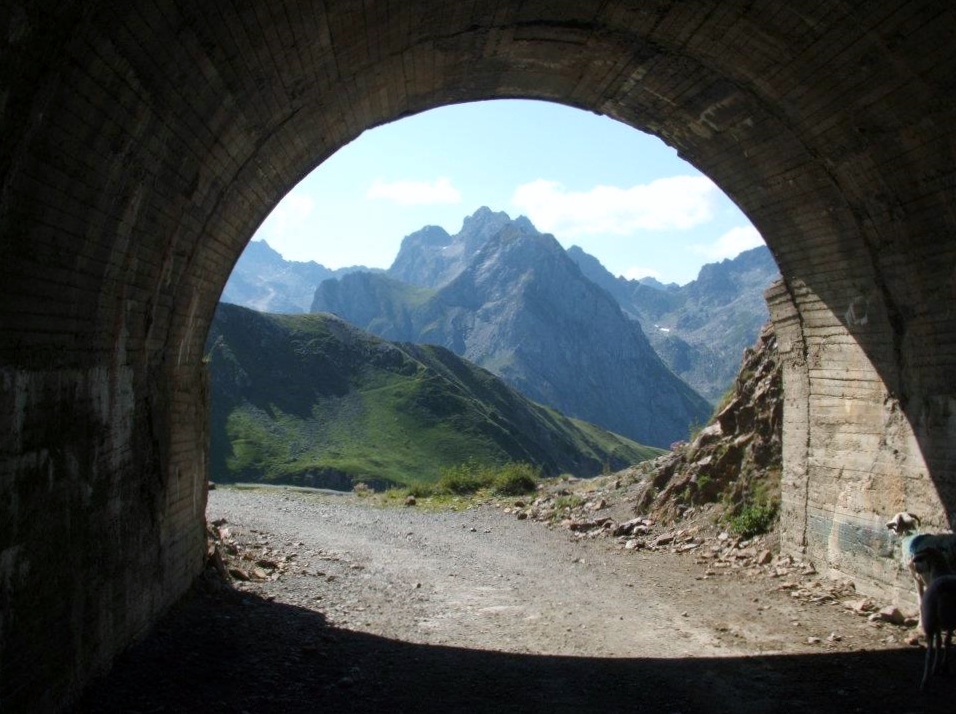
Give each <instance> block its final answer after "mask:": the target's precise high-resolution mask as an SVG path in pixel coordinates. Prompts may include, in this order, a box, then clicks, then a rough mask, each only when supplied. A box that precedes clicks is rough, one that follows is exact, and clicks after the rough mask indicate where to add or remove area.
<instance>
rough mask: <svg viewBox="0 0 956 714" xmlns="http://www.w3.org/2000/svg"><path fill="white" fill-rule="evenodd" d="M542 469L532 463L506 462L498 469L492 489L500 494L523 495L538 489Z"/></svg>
mask: <svg viewBox="0 0 956 714" xmlns="http://www.w3.org/2000/svg"><path fill="white" fill-rule="evenodd" d="M540 480H541V474H540V470H539V469H536V468H535V467H534V466H532V465H531V464H525V463H521V464H514V463H512V464H506V465H505V466H504V467H502V468H501V469H499V470H498V473H497V475H496V476H495V478H494V481H493V482H492V486H491V487H492V490H493V491H494V492H495V493H496V494H498V495H500V496H523V495H524V494H527V493H534V492H535V491H537V490H538V482H539V481H540Z"/></svg>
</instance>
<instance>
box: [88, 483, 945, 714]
mask: <svg viewBox="0 0 956 714" xmlns="http://www.w3.org/2000/svg"><path fill="white" fill-rule="evenodd" d="M208 516H209V519H210V521H218V522H221V526H220V528H221V529H222V530H221V532H222V533H223V534H224V536H225V545H226V547H228V548H230V549H232V550H235V551H236V557H235V558H233V564H234V565H235V566H241V567H243V568H245V572H248V573H251V574H252V575H253V577H259V578H262V580H261V581H260V582H246V583H241V584H240V585H239V586H238V588H239V590H238V592H237V591H232V590H220V591H216V592H214V593H213V594H197V595H195V596H194V597H193V598H191V599H190V600H188V601H187V602H185V603H183V604H182V605H181V606H180V607H178V608H177V609H176V610H175V611H174V612H173V613H171V615H170V616H169V617H168V618H166V620H165V621H164V622H163V623H162V624H161V625H160V626H159V627H158V629H157V631H156V632H155V633H153V634H152V635H151V636H150V638H148V639H147V640H145V641H144V642H143V643H142V644H141V645H139V646H138V647H136V648H133V650H132V651H131V652H130V653H129V654H128V655H127V656H126V657H124V658H123V659H122V660H121V661H120V662H119V663H118V665H117V666H116V667H115V668H114V671H113V673H112V674H111V675H110V676H109V677H108V678H107V679H105V680H103V681H102V682H99V683H97V684H96V685H95V686H94V687H93V688H92V690H91V691H90V693H89V694H88V696H87V697H86V699H85V700H84V701H83V702H82V704H81V705H80V707H78V709H77V711H78V712H92V711H102V712H114V711H115V712H119V711H140V712H147V711H157V712H158V711H164V712H174V711H181V712H193V711H196V712H199V711H205V712H215V711H222V712H227V711H228V712H241V711H247V712H250V714H251V713H253V712H273V711H275V712H310V711H315V712H320V711H321V712H339V711H356V712H359V711H361V712H364V711H376V712H419V711H444V712H483V711H489V712H500V711H515V712H518V711H522V712H525V711H527V712H531V711H550V712H555V711H557V712H565V711H567V712H592V711H593V712H616V711H621V712H624V711H648V712H684V713H685V714H686V713H687V712H696V711H700V712H721V711H725V712H791V711H802V712H847V711H866V712H874V711H895V712H907V711H912V712H919V711H937V712H941V711H948V709H947V706H949V705H948V704H943V702H948V701H950V697H951V696H952V694H953V693H954V692H956V687H954V684H956V683H954V682H953V681H952V679H942V678H941V679H939V680H938V681H936V682H934V683H933V685H934V686H933V688H932V689H931V691H929V692H928V693H927V694H925V695H920V694H918V693H917V691H916V684H917V683H918V680H919V676H920V673H921V670H920V668H921V663H922V659H921V652H920V651H919V650H917V649H915V648H913V647H911V646H905V645H902V644H899V643H900V642H902V641H903V640H904V639H905V638H906V637H907V636H908V635H910V634H911V633H912V631H907V630H906V629H905V628H899V627H894V626H889V625H887V626H883V625H877V624H873V623H870V622H869V621H868V620H867V619H866V618H864V617H859V616H857V615H854V614H851V613H850V612H849V611H847V610H846V608H845V607H843V605H842V604H841V603H839V602H829V603H826V604H812V603H810V602H807V601H804V600H801V599H799V598H795V597H793V596H792V595H791V592H792V590H791V589H790V588H789V587H784V588H781V587H780V585H781V584H780V582H779V581H778V580H773V579H771V578H768V577H766V576H761V575H760V574H759V573H758V572H753V573H749V574H748V573H746V572H744V571H742V570H738V571H735V572H734V573H731V572H730V571H729V570H728V571H727V572H726V573H723V572H721V573H719V574H718V573H716V572H715V571H714V570H713V569H712V568H709V567H708V566H705V565H703V564H702V561H701V559H700V558H698V557H694V556H693V555H689V554H675V553H671V552H668V551H654V552H650V551H635V550H625V549H623V548H621V546H620V544H619V543H617V542H616V541H615V540H613V539H575V538H573V537H572V534H570V533H569V531H567V530H564V529H551V528H548V527H546V526H544V525H543V524H540V523H533V522H531V521H529V520H518V519H516V518H515V517H514V516H513V515H509V514H506V513H504V512H503V511H502V510H501V509H497V508H494V507H491V506H483V507H479V508H473V509H469V510H464V511H460V512H450V511H448V512H434V511H426V510H422V509H418V508H375V507H369V506H368V505H367V504H364V503H362V502H361V500H360V499H356V498H355V497H353V496H339V497H333V496H329V495H316V494H307V493H302V492H295V491H285V490H269V489H257V490H237V489H219V490H216V491H213V492H211V494H210V504H209V509H208ZM223 521H224V522H223ZM702 547H705V546H702ZM243 554H247V555H248V557H249V558H248V559H243V558H242V557H241V556H242V555H243ZM256 561H259V562H258V563H257V562H256ZM940 706H942V707H943V708H939V707H940Z"/></svg>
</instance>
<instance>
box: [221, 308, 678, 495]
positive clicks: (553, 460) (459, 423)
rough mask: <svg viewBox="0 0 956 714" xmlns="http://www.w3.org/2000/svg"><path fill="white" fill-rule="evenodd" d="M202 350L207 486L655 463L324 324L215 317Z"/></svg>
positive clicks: (456, 370) (429, 357)
mask: <svg viewBox="0 0 956 714" xmlns="http://www.w3.org/2000/svg"><path fill="white" fill-rule="evenodd" d="M207 350H208V359H209V365H210V367H209V369H210V391H211V395H210V402H211V409H210V411H211V423H210V427H211V432H212V433H211V439H210V441H211V444H212V447H211V454H210V461H211V472H212V477H213V479H216V480H222V481H240V480H241V481H266V482H281V483H295V484H300V485H309V486H318V487H331V488H350V487H351V486H352V485H353V484H354V483H356V482H358V481H365V482H366V483H369V484H370V485H376V486H382V485H387V484H400V483H409V482H412V481H415V480H436V479H437V478H438V477H439V475H440V472H441V470H442V469H443V468H448V467H453V466H458V465H460V464H463V463H466V462H468V461H471V462H475V463H478V464H488V465H492V464H496V465H500V464H503V463H506V462H509V461H515V462H527V463H531V464H533V465H536V466H538V467H540V468H541V469H542V472H543V474H544V475H547V476H555V475H558V474H560V473H571V474H574V475H576V476H594V475H597V474H599V473H601V472H602V470H605V469H607V468H610V469H618V468H622V467H624V466H626V465H628V464H633V463H636V462H639V461H643V460H646V459H648V458H653V457H654V456H657V455H658V454H660V453H661V452H660V451H659V450H655V449H650V448H647V447H644V446H641V445H639V444H636V443H634V442H633V441H630V440H628V439H625V438H623V437H621V436H618V435H617V434H612V433H609V432H607V431H605V430H603V429H601V428H599V427H596V426H594V425H593V424H588V423H584V422H581V421H578V420H574V419H569V418H567V417H565V416H563V415H561V414H559V413H558V412H556V411H554V410H552V409H548V408H546V407H543V406H541V405H539V404H535V403H533V402H532V401H530V400H528V399H527V398H525V397H524V396H522V395H521V394H519V393H518V392H516V391H515V390H513V389H511V388H509V387H507V386H506V385H505V384H504V383H503V382H502V381H501V380H499V379H498V378H496V377H495V376H494V375H492V374H491V373H490V372H488V371H486V370H484V369H481V368H479V367H476V366H475V365H473V364H470V363H469V362H467V361H466V360H463V359H461V358H459V357H458V356H456V355H455V354H453V353H452V352H450V351H448V350H446V349H443V348H441V347H436V346H427V345H412V344H393V343H390V342H387V341H385V340H382V339H380V338H377V337H374V336H372V335H369V334H368V333H366V332H364V331H362V330H359V329H358V328H356V327H354V326H352V325H350V324H348V323H346V322H344V321H343V320H341V319H339V318H336V317H334V316H332V315H328V314H312V315H268V314H262V313H258V312H256V311H253V310H249V309H245V308H241V307H237V306H235V305H228V304H220V306H219V308H218V309H217V311H216V315H215V317H214V320H213V323H212V328H211V330H210V334H209V338H208V343H207Z"/></svg>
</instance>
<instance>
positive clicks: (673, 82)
mask: <svg viewBox="0 0 956 714" xmlns="http://www.w3.org/2000/svg"><path fill="white" fill-rule="evenodd" d="M954 31H956V16H954V13H953V10H951V9H950V3H948V2H944V1H943V0H939V1H937V2H930V1H916V2H907V3H898V2H895V1H892V0H875V1H871V2H862V1H857V2H833V1H830V0H827V1H825V2H824V1H822V0H821V1H818V2H807V3H799V4H798V5H797V4H794V3H789V2H784V1H771V0H768V1H767V2H759V3H752V2H743V1H733V0H732V1H729V2H727V1H723V2H718V1H717V0H689V1H684V2H675V1H673V0H656V1H655V0H646V1H643V2H640V3H634V2H630V1H629V0H607V1H602V2H598V1H597V0H594V1H588V0H548V1H547V2H544V1H543V0H541V1H537V0H524V1H521V2H518V1H511V2H509V1H505V0H475V2H471V3H446V2H439V1H438V0H402V1H401V2H398V1H397V0H366V1H365V2H362V3H359V2H350V1H347V0H325V1H324V2H321V1H319V0H316V1H315V2H311V1H307V0H275V1H273V2H254V1H252V0H248V1H246V0H216V1H214V2H208V3H207V2H204V3H192V2H183V1H182V0H129V1H128V2H124V3H113V2H107V1H105V0H99V1H96V0H86V1H84V2H80V1H79V0H59V1H58V2H52V1H50V2H48V1H45V0H35V1H31V2H18V1H17V0H14V2H12V3H7V4H6V5H5V6H4V7H3V9H0V130H2V131H0V509H2V510H0V605H2V609H0V708H2V709H3V710H11V711H18V710H23V709H30V710H32V711H43V710H55V709H57V708H59V707H61V706H62V705H63V704H64V703H65V702H68V701H69V700H70V699H71V698H72V697H74V696H75V695H76V693H77V692H78V690H79V689H80V688H81V687H82V685H83V684H84V683H85V682H86V681H87V680H88V679H89V677H90V676H92V675H93V674H95V673H96V672H98V671H101V670H102V669H103V668H104V667H106V666H108V664H109V662H110V661H111V659H112V657H113V656H114V655H115V654H116V653H117V652H118V651H119V650H120V649H122V648H123V647H124V646H126V645H127V644H128V643H129V642H130V641H131V640H132V639H134V638H135V637H136V636H138V635H140V634H142V633H143V632H144V631H145V629H146V628H147V627H148V626H149V625H150V623H151V622H153V621H154V620H155V618H156V617H157V616H158V615H159V614H160V613H162V612H163V610H164V609H165V608H167V607H168V606H169V605H170V604H171V603H172V602H173V601H174V600H175V599H176V598H177V597H178V596H179V595H181V594H182V593H183V592H184V590H185V589H186V588H187V587H188V586H189V584H190V582H191V581H192V580H193V579H194V577H195V576H196V575H197V573H198V572H199V571H200V569H201V568H202V565H203V557H204V547H205V544H204V532H203V525H204V522H203V521H204V516H203V514H204V508H205V482H206V477H207V474H206V461H207V457H206V452H207V448H208V434H207V427H206V401H205V399H206V398H205V381H204V379H205V378H204V373H203V363H202V349H203V342H204V339H205V336H206V332H207V329H208V326H209V322H210V319H211V316H212V313H213V309H214V307H215V304H216V301H217V299H218V297H219V294H220V292H221V289H222V287H223V285H224V284H225V281H226V279H227V277H228V275H229V273H230V271H231V269H232V266H233V264H234V263H235V260H236V259H237V258H238V256H239V254H240V253H241V251H242V249H243V248H244V246H245V244H246V243H247V241H248V239H249V238H250V236H251V235H252V233H253V232H254V230H255V228H256V227H257V226H258V224H259V223H260V222H261V221H262V219H263V218H264V217H265V216H266V215H267V213H268V212H269V210H270V209H271V208H272V207H273V206H274V205H275V203H276V202H278V200H279V199H280V198H281V197H282V196H283V195H284V194H285V193H286V192H287V191H288V190H289V189H291V188H292V187H293V186H294V185H295V183H296V182H297V181H298V180H299V179H300V178H301V177H303V176H304V175H305V174H306V173H308V172H309V171H310V170H311V169H312V168H314V167H315V166H317V165H318V164H319V163H321V162H322V161H323V160H324V159H325V158H327V157H328V156H329V155H330V154H331V153H333V152H334V151H335V150H336V149H338V148H339V147H341V146H343V145H344V144H345V143H347V142H348V141H351V140H353V139H354V138H356V137H357V136H359V135H360V134H361V133H362V132H363V131H364V130H366V129H368V128H370V127H373V126H376V125H378V124H381V123H383V122H387V121H391V120H394V119H398V118H400V117H402V116H406V115H409V114H411V113H415V112H419V111H423V110H426V109H429V108H432V107H437V106H440V105H443V104H448V103H454V102H462V101H469V100H480V99H489V98H506V97H523V98H535V99H542V100H552V101H558V102H562V103H565V104H568V105H571V106H575V107H579V108H582V109H586V110H590V111H595V112H599V113H603V114H607V115H609V116H611V117H614V118H616V119H618V120H620V121H623V122H626V123H627V124H629V125H631V126H633V127H635V128H636V129H640V130H643V131H647V132H650V133H652V134H655V135H657V136H659V137H661V138H662V139H663V140H664V141H665V142H666V143H668V144H670V145H672V146H674V147H676V148H677V149H678V150H679V151H680V152H681V154H682V156H683V157H684V158H686V159H687V160H688V161H690V162H691V163H693V164H694V165H696V166H697V167H698V168H700V169H701V170H702V171H704V172H705V173H707V174H708V175H709V176H710V177H711V178H712V179H714V180H715V181H716V182H717V183H718V184H719V185H720V186H721V188H722V189H723V190H724V191H725V192H726V193H727V194H728V195H729V196H730V197H731V198H732V199H733V200H735V201H736V202H737V203H738V205H740V206H741V208H742V209H743V210H744V211H745V212H746V213H747V215H748V216H749V217H750V219H751V220H752V221H753V223H754V225H756V226H757V228H758V229H759V230H760V231H761V233H762V234H763V236H764V237H765V239H766V240H767V242H768V245H769V246H770V248H771V250H772V252H773V254H774V255H775V257H776V259H777V262H778V264H779V266H780V269H781V273H782V275H783V282H782V283H781V284H780V285H779V286H777V287H776V288H774V289H773V290H771V291H769V293H768V301H769V302H770V305H771V310H772V315H773V319H774V321H775V323H776V325H777V329H778V333H779V342H780V345H781V351H782V355H783V360H784V364H785V382H784V384H785V394H786V404H785V411H784V450H785V454H784V457H785V465H784V471H785V473H784V507H783V539H784V543H783V545H784V548H786V549H788V550H791V551H802V552H806V553H808V554H809V555H810V556H811V557H812V558H813V559H814V560H815V561H816V562H817V564H818V566H820V567H822V569H830V570H832V572H834V573H837V574H841V575H843V576H847V577H852V578H854V579H855V580H856V581H857V583H858V586H859V587H860V588H861V589H863V590H868V591H873V592H883V593H888V594H891V595H893V596H898V597H906V596H908V594H909V586H908V584H907V583H906V582H905V579H903V578H901V576H900V573H899V568H898V565H897V562H896V560H894V559H893V558H892V548H893V545H894V543H893V542H892V541H891V540H889V539H888V538H887V537H886V535H885V533H884V530H883V526H882V523H883V521H884V520H885V519H886V518H887V517H888V516H889V515H891V514H892V513H893V512H895V511H897V510H902V509H904V508H905V509H909V510H913V511H915V512H917V513H919V514H920V515H921V516H922V517H923V518H924V523H925V524H926V525H928V526H929V527H937V528H945V527H949V526H951V525H952V524H953V522H954V520H956V505H954V504H956V479H954V474H953V465H954V457H956V446H954V445H953V444H954V439H953V436H954V432H956V429H954V423H953V418H954V417H953V414H954V385H956V309H954V306H956V303H954V297H956V294H954V283H953V281H954V266H956V241H954V239H953V235H954V228H956V208H954V205H956V202H954V201H953V198H954V189H956V170H954V166H956V161H954V159H956V151H954V141H953V136H954V133H953V130H952V127H953V122H954V119H956V107H954V96H956V48H954V45H953V43H952V41H951V39H952V36H953V33H954Z"/></svg>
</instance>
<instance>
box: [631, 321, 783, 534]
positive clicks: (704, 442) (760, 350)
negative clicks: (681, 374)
mask: <svg viewBox="0 0 956 714" xmlns="http://www.w3.org/2000/svg"><path fill="white" fill-rule="evenodd" d="M782 423H783V387H782V378H781V369H780V361H779V359H778V356H777V340H776V335H775V334H774V331H773V326H772V324H771V323H767V325H766V326H765V327H764V329H763V331H762V332H761V333H760V337H759V338H758V340H757V343H756V344H755V346H754V347H753V348H751V349H748V350H747V351H746V352H745V354H744V360H743V363H742V364H741V367H740V371H739V373H738V375H737V379H736V380H735V383H734V389H733V391H732V392H731V393H730V394H729V396H728V398H727V400H726V402H725V403H724V404H722V405H721V407H720V408H719V409H718V411H717V413H716V415H715V416H714V417H713V419H712V420H711V421H710V423H708V424H707V425H706V426H705V427H704V428H703V429H701V430H700V432H699V433H698V434H697V435H696V436H695V437H694V438H693V439H692V440H691V441H690V442H689V443H676V444H674V445H673V446H672V451H671V452H670V453H668V454H666V455H664V456H661V457H659V458H658V459H655V460H654V461H651V462H647V463H646V464H641V465H639V466H637V467H635V469H633V470H632V471H633V472H635V474H636V475H640V476H641V477H642V479H643V480H644V487H643V489H642V491H641V493H640V495H639V497H638V498H637V501H636V505H635V512H638V513H648V512H651V513H655V514H657V516H658V517H660V518H665V519H666V518H668V517H674V516H676V515H678V514H681V513H683V512H684V511H686V510H687V509H688V508H692V507H694V506H697V505H701V504H706V503H713V502H720V503H721V504H722V505H723V506H724V509H725V515H726V516H728V517H733V516H739V515H740V514H741V513H743V512H744V511H745V510H746V509H747V508H754V507H760V508H764V509H765V512H772V511H773V510H775V508H776V504H778V503H779V498H780V475H781V471H782V442H781V436H782V429H781V427H782Z"/></svg>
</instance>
